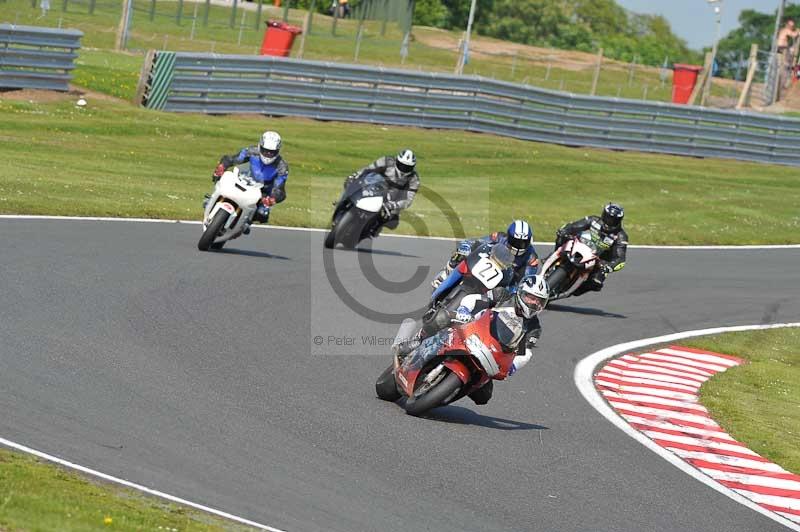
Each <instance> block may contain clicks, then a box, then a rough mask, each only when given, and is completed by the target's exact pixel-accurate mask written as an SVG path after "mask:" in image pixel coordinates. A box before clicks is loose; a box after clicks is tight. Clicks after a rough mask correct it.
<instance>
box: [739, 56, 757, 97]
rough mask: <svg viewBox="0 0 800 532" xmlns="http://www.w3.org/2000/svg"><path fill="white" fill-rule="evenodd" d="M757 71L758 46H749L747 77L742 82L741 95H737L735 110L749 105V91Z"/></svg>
mask: <svg viewBox="0 0 800 532" xmlns="http://www.w3.org/2000/svg"><path fill="white" fill-rule="evenodd" d="M757 69H758V45H757V44H753V45H751V46H750V59H749V60H748V62H747V77H746V78H745V80H744V86H743V87H742V93H741V94H740V95H739V102H738V103H737V104H736V108H737V109H743V108H744V107H747V106H748V105H750V90H751V89H752V87H753V78H754V77H755V75H756V70H757Z"/></svg>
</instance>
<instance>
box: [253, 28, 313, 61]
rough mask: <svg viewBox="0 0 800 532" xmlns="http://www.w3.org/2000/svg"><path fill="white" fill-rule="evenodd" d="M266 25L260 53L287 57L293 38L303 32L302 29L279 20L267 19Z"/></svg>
mask: <svg viewBox="0 0 800 532" xmlns="http://www.w3.org/2000/svg"><path fill="white" fill-rule="evenodd" d="M266 25H267V29H266V30H265V31H264V40H263V42H262V43H261V55H278V56H281V57H288V56H289V52H291V51H292V44H293V43H294V38H295V37H296V36H297V35H299V34H300V33H303V30H302V29H301V28H298V27H297V26H292V25H290V24H286V23H285V22H281V21H279V20H270V21H267V22H266Z"/></svg>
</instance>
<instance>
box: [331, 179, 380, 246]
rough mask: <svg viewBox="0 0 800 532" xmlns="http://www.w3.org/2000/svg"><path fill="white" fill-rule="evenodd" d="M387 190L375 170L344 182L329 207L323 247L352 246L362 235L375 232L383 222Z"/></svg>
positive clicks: (375, 233) (373, 234) (378, 230)
mask: <svg viewBox="0 0 800 532" xmlns="http://www.w3.org/2000/svg"><path fill="white" fill-rule="evenodd" d="M388 191H389V186H388V185H387V184H386V180H385V179H384V177H383V176H382V175H381V174H377V173H365V174H364V175H362V176H359V177H357V178H356V179H354V180H352V181H351V182H350V183H348V184H347V186H346V187H345V189H344V191H343V192H342V196H341V198H339V202H338V203H337V204H336V208H335V209H334V211H333V217H332V218H331V230H330V232H328V234H327V235H325V247H326V248H331V249H332V248H334V247H336V245H337V244H341V245H342V246H343V247H344V248H346V249H354V248H355V247H356V246H357V245H358V243H359V242H361V241H362V240H364V239H365V238H372V237H375V236H377V235H378V233H380V230H381V229H382V228H383V226H384V225H386V222H387V220H386V217H385V216H383V215H382V211H383V204H384V201H385V199H386V195H387V193H388ZM393 222H394V223H395V224H396V219H395V220H393ZM395 227H396V225H395Z"/></svg>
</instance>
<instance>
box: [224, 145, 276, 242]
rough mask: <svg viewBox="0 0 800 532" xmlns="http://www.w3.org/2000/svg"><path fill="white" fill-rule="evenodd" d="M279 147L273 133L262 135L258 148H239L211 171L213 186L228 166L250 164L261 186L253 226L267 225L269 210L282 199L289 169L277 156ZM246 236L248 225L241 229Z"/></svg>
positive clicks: (225, 156)
mask: <svg viewBox="0 0 800 532" xmlns="http://www.w3.org/2000/svg"><path fill="white" fill-rule="evenodd" d="M282 144H283V141H282V140H281V136H280V135H279V134H278V133H277V132H275V131H265V132H264V134H263V135H261V139H260V140H259V142H258V146H250V147H247V148H242V149H241V150H240V151H239V153H238V154H236V155H223V156H222V157H221V158H220V160H219V164H217V167H216V168H215V169H214V175H213V176H212V179H213V180H214V182H215V183H216V182H217V181H218V180H219V178H220V177H222V174H223V173H225V170H227V169H228V168H230V167H231V166H236V165H239V164H244V163H247V162H249V163H250V175H251V176H252V177H253V179H255V180H256V181H258V182H259V183H262V185H263V186H262V187H261V202H260V203H259V205H258V208H257V209H256V212H255V214H254V215H253V221H254V222H260V223H267V222H268V221H269V211H270V208H271V207H272V206H273V205H275V204H276V203H280V202H282V201H283V200H285V199H286V180H287V179H288V178H289V165H288V164H287V163H286V161H285V160H284V159H283V157H281V155H280V151H281V145H282ZM249 232H250V224H249V223H248V224H246V225H245V229H244V234H248V233H249Z"/></svg>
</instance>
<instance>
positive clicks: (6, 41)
mask: <svg viewBox="0 0 800 532" xmlns="http://www.w3.org/2000/svg"><path fill="white" fill-rule="evenodd" d="M81 37H83V33H82V32H80V31H78V30H59V29H55V28H39V27H36V26H14V25H12V24H0V89H48V90H56V91H67V90H69V81H70V79H72V74H71V72H72V69H73V68H75V65H74V64H73V62H74V61H75V58H77V57H78V54H77V52H76V51H77V50H78V49H79V48H80V47H81V43H80V40H81Z"/></svg>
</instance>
